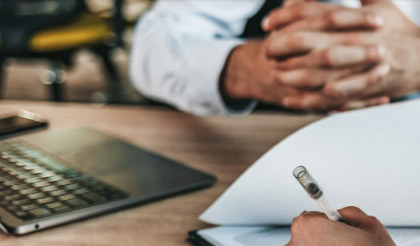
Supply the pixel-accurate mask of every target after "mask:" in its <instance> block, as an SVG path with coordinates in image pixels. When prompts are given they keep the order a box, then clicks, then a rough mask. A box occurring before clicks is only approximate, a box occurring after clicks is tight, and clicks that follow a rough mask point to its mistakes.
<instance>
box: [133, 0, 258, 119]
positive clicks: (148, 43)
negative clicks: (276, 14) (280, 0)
mask: <svg viewBox="0 0 420 246" xmlns="http://www.w3.org/2000/svg"><path fill="white" fill-rule="evenodd" d="M263 3H264V1H260V0H243V1H214V0H209V1H197V0H177V1H174V0H160V1H158V2H157V3H156V4H155V5H154V6H153V8H152V9H151V10H150V11H149V12H148V13H146V14H145V15H144V16H143V17H142V18H141V20H140V21H139V23H138V24H137V26H136V28H135V31H134V35H133V42H132V43H133V46H132V50H131V57H130V68H129V69H130V76H131V79H132V81H133V84H134V86H135V87H136V88H137V89H138V90H139V91H140V92H141V93H142V94H143V95H145V96H146V97H148V98H151V99H156V100H159V101H163V102H166V103H168V104H171V105H173V106H175V107H177V108H179V109H180V110H183V111H186V112H190V113H193V114H196V115H202V116H205V115H229V114H246V113H249V112H250V111H252V109H253V108H254V107H255V104H256V102H253V101H250V103H249V104H247V105H245V106H244V107H243V108H242V109H240V110H238V109H233V108H229V106H228V105H225V103H224V101H223V100H222V98H221V96H220V93H219V76H220V73H221V71H222V69H223V67H224V65H225V61H226V59H227V57H228V55H229V53H230V52H231V50H232V49H233V48H234V47H236V46H237V45H240V44H242V43H243V40H241V39H239V38H237V37H238V36H239V35H240V34H241V33H242V32H243V30H244V27H245V25H246V22H247V20H248V19H249V18H250V17H252V16H253V15H254V14H255V13H256V12H257V11H258V10H259V9H260V8H261V6H262V4H263Z"/></svg>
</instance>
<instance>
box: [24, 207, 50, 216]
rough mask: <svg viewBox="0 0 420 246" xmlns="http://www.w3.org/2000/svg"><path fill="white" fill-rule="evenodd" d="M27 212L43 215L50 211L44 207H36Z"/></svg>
mask: <svg viewBox="0 0 420 246" xmlns="http://www.w3.org/2000/svg"><path fill="white" fill-rule="evenodd" d="M28 212H29V213H30V214H32V215H33V216H35V217H44V216H47V215H49V214H50V211H48V210H47V209H45V208H37V209H33V210H29V211H28Z"/></svg>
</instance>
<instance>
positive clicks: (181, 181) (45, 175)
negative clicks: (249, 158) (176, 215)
mask: <svg viewBox="0 0 420 246" xmlns="http://www.w3.org/2000/svg"><path fill="white" fill-rule="evenodd" d="M215 182H216V178H215V177H214V176H211V175H209V174H206V173H203V172H201V171H199V170H196V169H193V168H191V167H188V166H185V165H183V164H181V163H179V162H176V161H173V160H170V159H168V158H165V157H162V156H160V155H158V154H155V153H151V152H149V151H146V150H143V149H140V148H138V147H136V146H134V145H131V144H129V143H127V142H124V141H122V140H119V139H116V138H114V137H112V136H109V135H107V134H105V133H102V132H100V131H97V130H93V129H89V128H82V129H72V130H65V131H58V132H44V133H37V134H33V135H28V136H24V137H19V138H13V139H9V140H4V141H0V228H1V229H2V230H3V231H4V232H6V233H10V234H16V235H21V234H26V233H30V232H34V231H38V230H42V229H45V228H49V227H52V226H56V225H59V224H64V223H68V222H72V221H75V220H79V219H84V218H87V217H92V216H97V215H100V214H103V213H107V212H111V211H114V210H117V209H122V208H124V207H128V206H133V205H137V204H142V203H147V202H151V201H155V200H158V199H162V198H165V197H168V196H172V195H176V194H180V193H184V192H188V191H192V190H196V189H200V188H204V187H208V186H211V185H213V184H214V183H215Z"/></svg>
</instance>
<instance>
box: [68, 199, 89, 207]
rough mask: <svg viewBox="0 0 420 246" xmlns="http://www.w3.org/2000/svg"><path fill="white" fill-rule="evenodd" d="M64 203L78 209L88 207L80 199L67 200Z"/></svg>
mask: <svg viewBox="0 0 420 246" xmlns="http://www.w3.org/2000/svg"><path fill="white" fill-rule="evenodd" d="M66 203H67V204H70V205H71V206H72V207H74V208H80V207H84V206H87V205H88V203H87V202H85V201H83V200H81V199H78V198H73V199H70V200H67V201H66Z"/></svg>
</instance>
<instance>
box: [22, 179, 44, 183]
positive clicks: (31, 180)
mask: <svg viewBox="0 0 420 246" xmlns="http://www.w3.org/2000/svg"><path fill="white" fill-rule="evenodd" d="M41 181H42V180H41V179H40V178H30V179H27V180H25V183H27V184H33V183H38V182H41Z"/></svg>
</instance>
